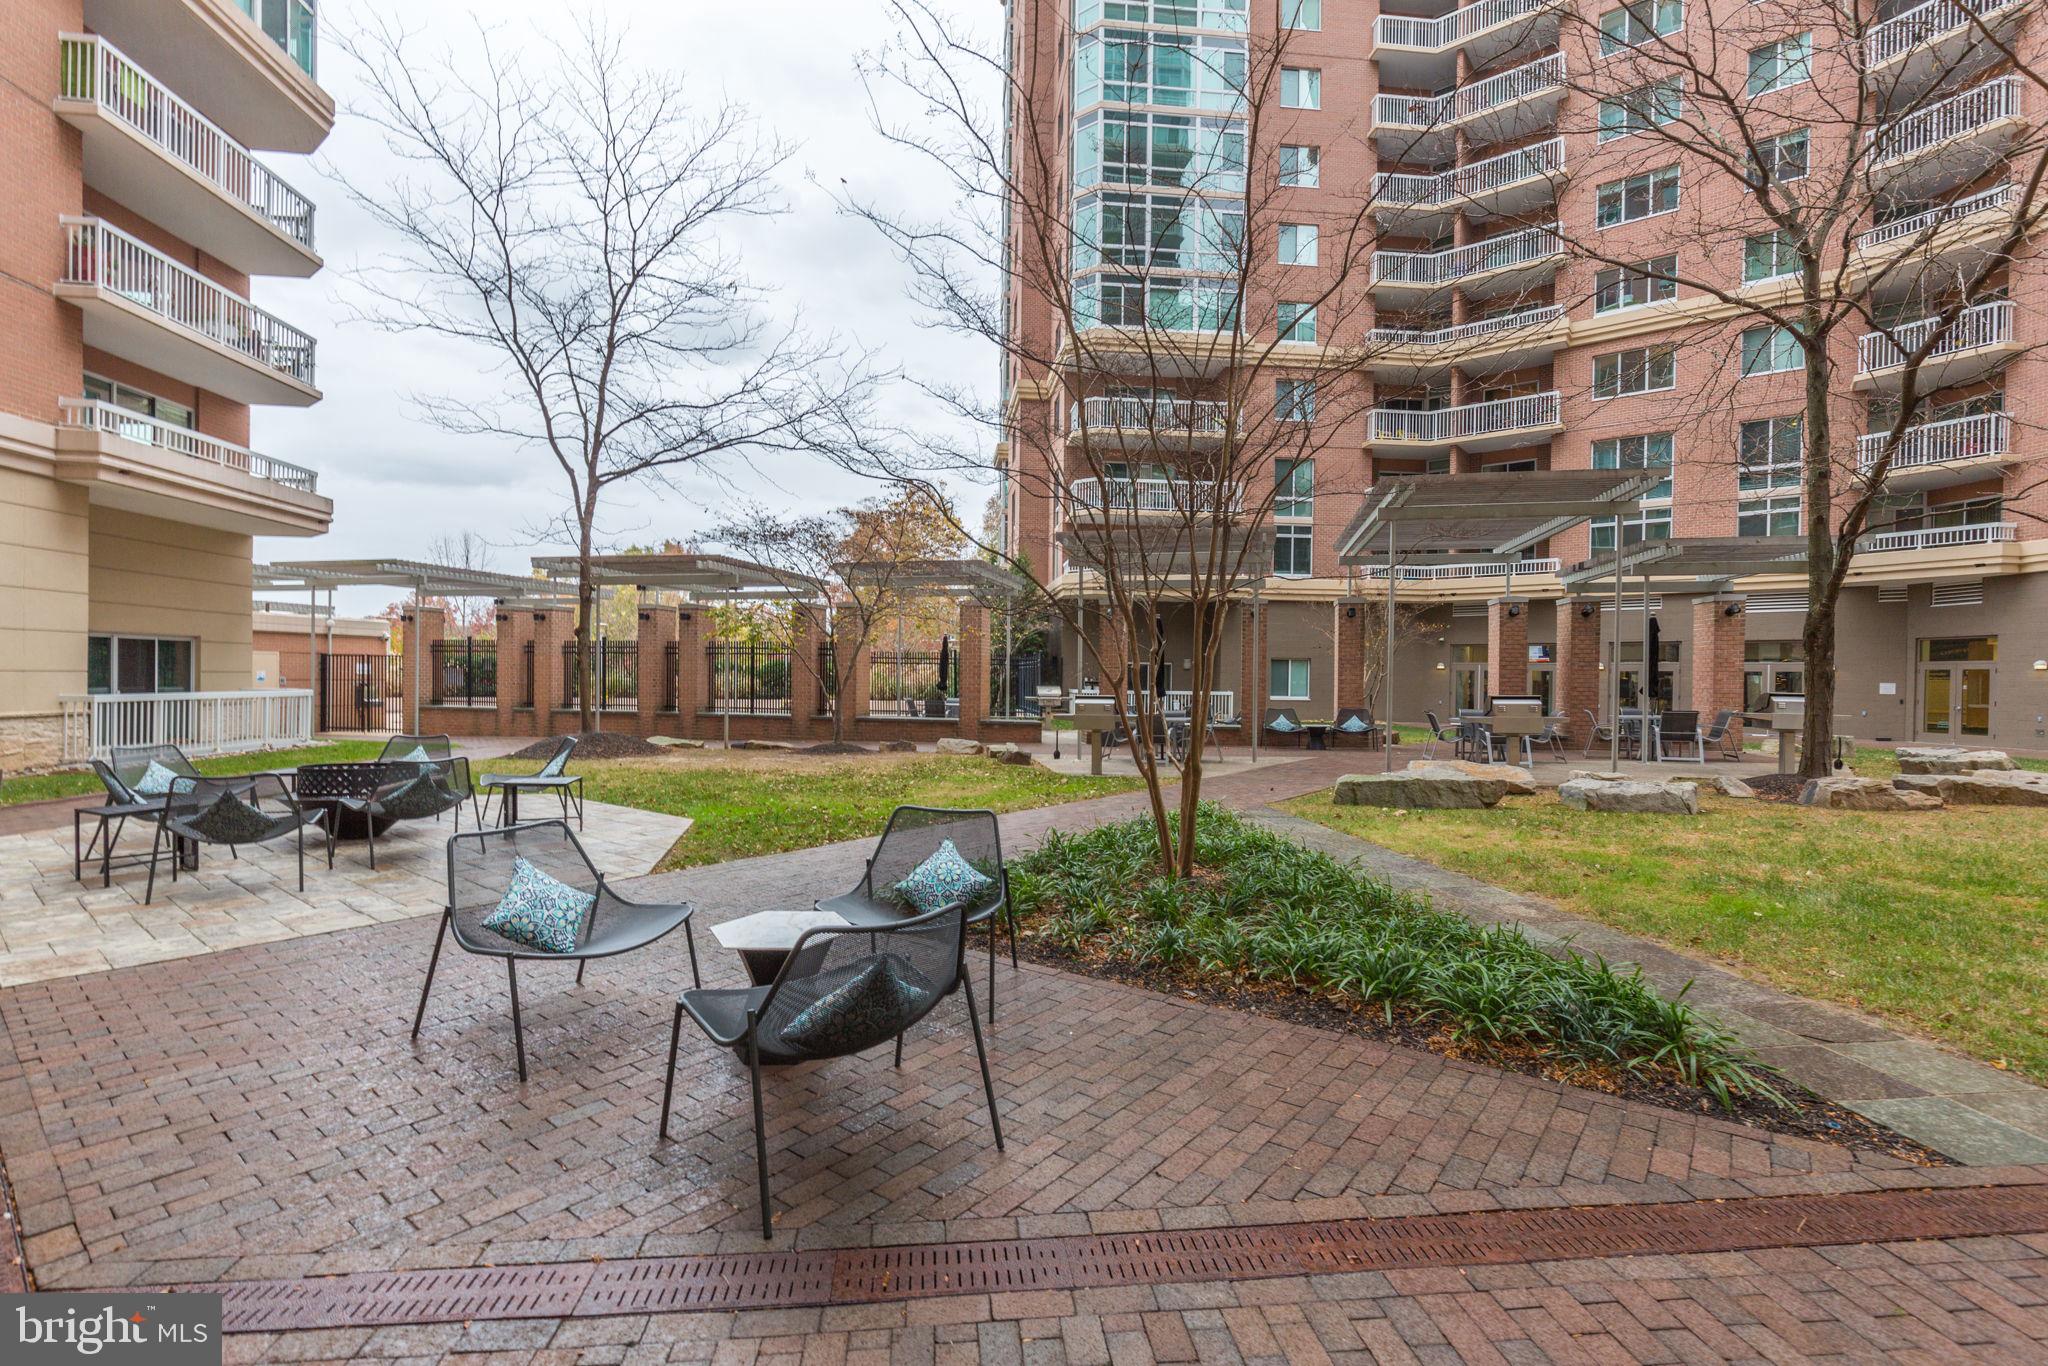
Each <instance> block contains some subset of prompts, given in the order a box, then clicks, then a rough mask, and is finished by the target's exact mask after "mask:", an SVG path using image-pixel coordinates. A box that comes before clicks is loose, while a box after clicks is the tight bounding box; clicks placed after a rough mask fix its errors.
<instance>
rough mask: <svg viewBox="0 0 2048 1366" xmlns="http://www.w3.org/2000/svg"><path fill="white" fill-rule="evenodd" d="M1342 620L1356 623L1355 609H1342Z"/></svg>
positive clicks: (1356, 612)
mask: <svg viewBox="0 0 2048 1366" xmlns="http://www.w3.org/2000/svg"><path fill="white" fill-rule="evenodd" d="M1344 620H1346V621H1356V620H1358V609H1357V608H1356V607H1347V608H1345V609H1344Z"/></svg>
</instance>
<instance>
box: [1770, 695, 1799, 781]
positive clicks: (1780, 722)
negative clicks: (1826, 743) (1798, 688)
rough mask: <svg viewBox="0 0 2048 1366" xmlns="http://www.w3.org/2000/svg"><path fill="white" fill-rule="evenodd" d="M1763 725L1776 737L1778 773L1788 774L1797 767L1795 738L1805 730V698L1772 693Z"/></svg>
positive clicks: (1796, 742) (1797, 757) (1796, 743)
mask: <svg viewBox="0 0 2048 1366" xmlns="http://www.w3.org/2000/svg"><path fill="white" fill-rule="evenodd" d="M1763 721H1764V724H1765V725H1767V726H1769V727H1770V728H1771V729H1772V730H1773V731H1775V732H1776V733H1777V736H1778V772H1780V773H1790V772H1792V771H1793V770H1794V769H1795V768H1796V767H1797V766H1798V759H1799V745H1798V741H1797V738H1796V737H1797V736H1798V735H1799V733H1800V732H1801V731H1803V730H1805V729H1806V697H1805V694H1803V693H1796V692H1774V693H1772V694H1771V696H1770V710H1769V711H1767V712H1765V713H1764V714H1763Z"/></svg>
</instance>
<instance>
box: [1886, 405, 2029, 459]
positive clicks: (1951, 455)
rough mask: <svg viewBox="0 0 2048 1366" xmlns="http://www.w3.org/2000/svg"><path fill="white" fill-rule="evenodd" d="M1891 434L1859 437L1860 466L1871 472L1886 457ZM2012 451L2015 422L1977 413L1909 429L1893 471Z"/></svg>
mask: <svg viewBox="0 0 2048 1366" xmlns="http://www.w3.org/2000/svg"><path fill="white" fill-rule="evenodd" d="M1888 435H1889V434H1888V433H1885V432H1872V433H1871V434H1870V435H1868V436H1859V437H1857V438H1856V467H1857V468H1858V469H1859V470H1867V469H1869V468H1870V467H1871V466H1873V465H1875V464H1876V463H1877V462H1878V460H1879V459H1880V458H1881V457H1882V456H1883V455H1884V443H1885V441H1886V440H1887V438H1888ZM2011 450H2012V419H2011V418H2010V417H2007V416H2006V415H2005V414H2004V413H1973V414H1971V415H1970V416H1968V417H1952V418H1950V419H1948V420H1947V421H1946V422H1928V423H1923V424H1922V425H1920V426H1918V427H1908V428H1907V429H1906V431H1905V433H1904V435H1902V436H1900V438H1899V444H1898V446H1897V447H1896V448H1895V449H1894V450H1893V451H1892V462H1891V465H1890V466H1889V468H1890V469H1893V470H1906V469H1914V468H1916V467H1918V466H1921V465H1941V464H1946V463H1947V462H1949V461H1951V460H1971V459H1975V458H1976V457H1978V456H1982V455H2005V454H2007V453H2008V452H2010V451H2011Z"/></svg>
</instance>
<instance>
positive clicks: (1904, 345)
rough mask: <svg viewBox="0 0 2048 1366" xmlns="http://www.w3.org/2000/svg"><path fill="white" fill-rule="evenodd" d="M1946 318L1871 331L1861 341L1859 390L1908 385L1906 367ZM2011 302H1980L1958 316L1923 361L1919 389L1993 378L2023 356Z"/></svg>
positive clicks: (1858, 347) (1858, 348) (1917, 378)
mask: <svg viewBox="0 0 2048 1366" xmlns="http://www.w3.org/2000/svg"><path fill="white" fill-rule="evenodd" d="M1940 325H1941V320H1940V319H1938V318H1922V319H1920V320H1919V321H1917V322H1910V323H1901V324H1899V325H1898V326H1897V327H1894V328H1892V329H1891V330H1890V332H1889V333H1888V334H1887V333H1885V332H1866V333H1864V334H1863V335H1862V336H1861V337H1858V338H1857V339H1856V387H1857V388H1858V389H1896V388H1898V387H1899V386H1900V385H1902V384H1903V383H1904V382H1905V375H1906V363H1907V361H1908V360H1909V359H1910V358H1911V357H1912V356H1914V355H1915V354H1916V353H1918V352H1919V350H1920V348H1921V347H1922V346H1924V345H1926V343H1927V340H1928V338H1929V337H1930V336H1933V335H1934V334H1935V333H1936V332H1937V331H1939V329H1940ZM2019 349H2020V347H2019V338H2018V334H2017V332H2016V331H2015V330H2014V310H2013V304H2012V301H2011V300H2010V299H2000V300H1998V301H1996V302H1995V303H1988V304H1977V305H1975V306H1974V307H1971V308H1966V309H1964V310H1963V311H1962V312H1960V313H1958V314H1956V316H1955V318H1954V320H1953V322H1952V324H1951V326H1950V327H1949V328H1948V330H1947V332H1946V333H1944V334H1942V335H1941V337H1940V340H1938V341H1936V342H1935V343H1934V345H1933V346H1932V347H1931V348H1929V350H1928V351H1927V354H1926V355H1925V356H1923V357H1921V360H1920V365H1919V371H1918V374H1917V375H1916V376H1915V385H1914V387H1915V388H1916V389H1918V390H1919V392H1921V393H1923V394H1927V393H1932V392H1933V391H1934V390H1936V389H1944V388H1947V387H1948V386H1950V385H1952V384H1967V383H1969V382H1970V381H1971V380H1973V379H1978V378H1980V377H1982V376H1984V375H1988V374H1990V373H1991V372H1992V371H1993V370H1996V369H1997V368H1998V367H1999V366H2001V365H2004V364H2005V363H2006V362H2007V361H2009V360H2011V359H2012V358H2013V356H2015V355H2016V354H2018V352H2019Z"/></svg>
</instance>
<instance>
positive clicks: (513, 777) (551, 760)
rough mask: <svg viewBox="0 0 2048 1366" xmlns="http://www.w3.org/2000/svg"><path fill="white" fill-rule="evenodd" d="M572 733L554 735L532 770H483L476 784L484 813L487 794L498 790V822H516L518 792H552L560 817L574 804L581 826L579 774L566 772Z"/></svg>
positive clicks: (487, 808) (487, 811)
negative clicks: (541, 760) (552, 748)
mask: <svg viewBox="0 0 2048 1366" xmlns="http://www.w3.org/2000/svg"><path fill="white" fill-rule="evenodd" d="M575 749H576V737H575V736H573V735H563V736H558V737H557V738H556V740H555V752H554V753H553V754H550V755H549V756H548V758H547V762H546V763H544V764H542V765H541V766H540V770H539V771H538V772H535V773H525V774H520V773H486V774H484V776H483V781H482V782H480V783H479V784H478V786H479V787H481V788H482V789H483V792H484V813H485V815H486V816H487V817H488V815H489V814H490V794H491V793H492V792H496V793H497V794H498V824H500V825H517V824H518V823H519V794H520V793H522V792H552V793H554V794H555V795H556V796H557V797H558V798H560V800H561V804H562V819H563V820H567V819H569V807H570V804H571V802H572V801H573V802H574V805H575V808H576V828H577V829H578V830H581V829H582V828H583V775H582V774H580V773H570V772H568V767H569V756H570V755H571V754H572V753H574V752H575Z"/></svg>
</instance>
